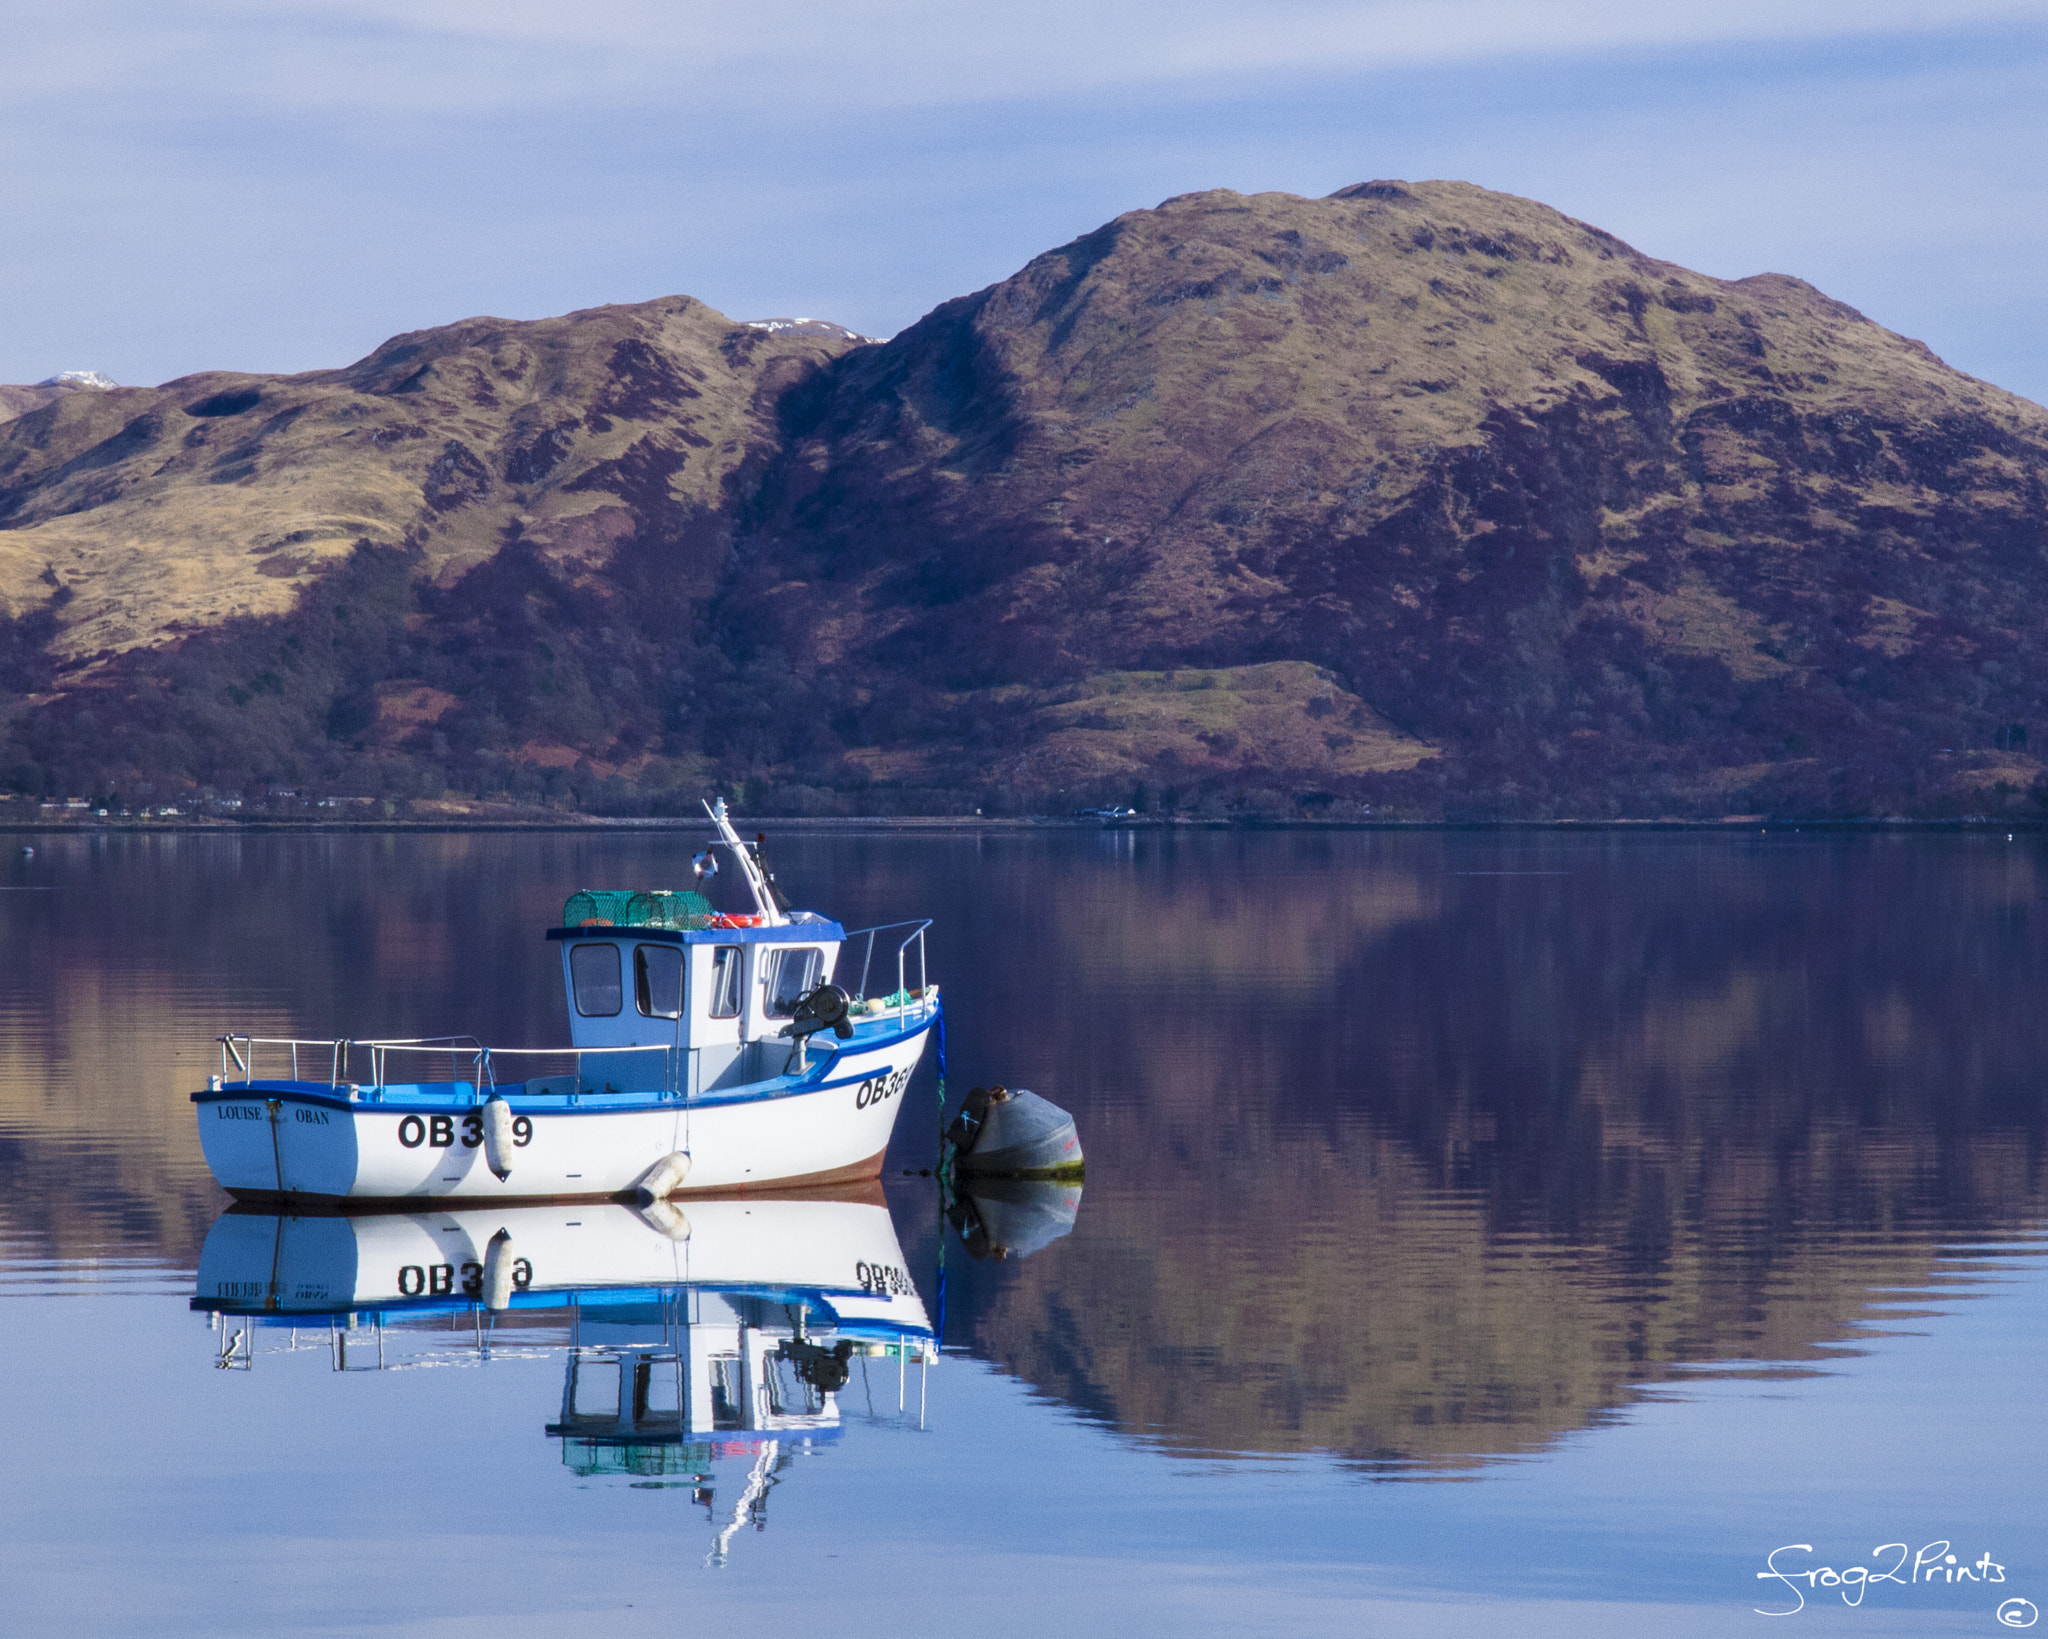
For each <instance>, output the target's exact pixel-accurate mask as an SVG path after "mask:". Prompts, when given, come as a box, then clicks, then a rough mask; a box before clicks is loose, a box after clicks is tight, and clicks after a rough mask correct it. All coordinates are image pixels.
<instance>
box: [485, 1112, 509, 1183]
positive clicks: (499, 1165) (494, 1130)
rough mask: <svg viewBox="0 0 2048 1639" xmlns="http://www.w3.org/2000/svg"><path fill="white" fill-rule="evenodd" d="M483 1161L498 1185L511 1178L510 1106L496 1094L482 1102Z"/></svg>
mask: <svg viewBox="0 0 2048 1639" xmlns="http://www.w3.org/2000/svg"><path fill="white" fill-rule="evenodd" d="M484 1160H485V1161H486V1162H487V1163H489V1165H490V1169H491V1171H492V1172H494V1173H496V1174H497V1176H498V1182H499V1183H501V1184H502V1183H503V1182H504V1181H505V1180H506V1179H507V1178H510V1177H511V1176H512V1106H511V1105H509V1104H507V1103H506V1102H505V1100H504V1098H503V1097H502V1096H501V1095H499V1094H496V1093H493V1094H492V1095H491V1096H490V1097H489V1098H487V1099H485V1100H484Z"/></svg>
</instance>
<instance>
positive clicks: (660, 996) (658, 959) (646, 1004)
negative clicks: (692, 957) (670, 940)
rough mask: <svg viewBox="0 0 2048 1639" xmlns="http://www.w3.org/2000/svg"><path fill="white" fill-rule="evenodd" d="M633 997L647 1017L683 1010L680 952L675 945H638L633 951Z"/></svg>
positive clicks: (662, 1016)
mask: <svg viewBox="0 0 2048 1639" xmlns="http://www.w3.org/2000/svg"><path fill="white" fill-rule="evenodd" d="M633 999H634V1000H635V1001H636V1002H638V1003H639V1004H640V1014H641V1017H643V1018H649V1019H679V1018H681V1017H682V1014H683V953H682V952H681V951H680V950H678V949H677V948H676V947H675V946H674V945H641V946H640V947H639V948H638V949H636V950H635V951H634V952H633Z"/></svg>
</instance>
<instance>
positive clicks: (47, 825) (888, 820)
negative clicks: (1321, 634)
mask: <svg viewBox="0 0 2048 1639" xmlns="http://www.w3.org/2000/svg"><path fill="white" fill-rule="evenodd" d="M742 823H743V825H744V826H746V827H750V828H753V829H758V830H768V829H773V830H777V831H827V832H830V831H841V832H859V831H926V832H941V833H945V832H962V831H1008V832H1027V831H1129V832H1142V833H1148V834H1156V833H1162V832H1180V831H1619V832H1638V833H1640V832H1645V831H1656V832H1669V831H1698V832H1722V833H1728V834H1733V833H1736V832H1746V831H1840V832H1851V833H1857V832H1860V833H1866V834H1869V833H1883V834H1896V833H1902V832H1907V833H1918V832H1971V833H1975V832H1985V833H1989V832H1993V831H2008V832H2013V833H2020V832H2025V833H2027V834H2029V835H2038V834H2042V833H2048V817H2043V818H2040V819H2000V818H1995V817H1992V816H1988V815H1968V816H1964V817H1961V818H1956V819H1796V818H1794V819H1783V818H1773V817H1769V816H1758V815H1741V816H1738V817H1736V818H1733V819H1712V820H1709V819H1556V820H1537V819H1519V820H1515V819H1511V820H1481V819H1471V820H1394V819H1387V820H1376V819H1342V820H1324V819H1256V818H1247V819H1183V818H1173V819H1167V818H1141V819H1135V820H1115V821H1108V822H1105V821H1101V820H1092V819H1068V818H1059V817H1051V816H1027V817H1014V816H1003V815H987V816H979V815H976V816H966V817H962V816H956V815H949V814H925V815H870V816H865V817H849V816H844V815H817V816H805V815H794V814H791V815H778V814H760V815H751V816H743V817H742ZM702 825H703V822H702V821H701V820H697V819H691V818H687V817H682V816H668V815H664V816H658V817H652V818H648V817H622V818H614V817H609V816H599V815H591V816H584V817H578V818H573V819H568V818H564V819H531V820H523V819H457V818H443V817H436V818H430V819H399V818H395V817H388V818H378V819H361V820H342V819H290V818H281V817H268V816H266V817H263V818H248V819H242V818H234V819H226V818H217V817H211V816H208V817H197V816H195V817H191V818H187V817H183V816H180V817H178V818H175V819H159V818H153V817H152V818H148V819H143V818H140V817H138V818H134V819H116V818H113V817H112V816H109V817H108V818H106V819H98V818H94V819H89V820H64V819H57V820H50V819H34V820H30V819H14V818H12V817H0V835H10V836H81V835H90V836H107V835H121V836H242V835H247V834H249V833H251V832H262V833H266V834H280V833H284V834H290V833H300V834H318V835H337V834H348V833H381V834H390V833H394V832H419V833H430V832H464V831H473V832H519V831H532V832H551V833H557V834H559V833H565V832H575V831H690V832H695V831H697V830H700V829H701V828H702Z"/></svg>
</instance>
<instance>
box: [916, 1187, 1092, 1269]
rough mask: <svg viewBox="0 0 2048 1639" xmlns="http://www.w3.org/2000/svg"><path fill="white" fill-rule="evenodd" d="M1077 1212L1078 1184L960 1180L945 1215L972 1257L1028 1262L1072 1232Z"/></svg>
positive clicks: (1079, 1207) (1079, 1192)
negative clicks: (958, 1189) (958, 1191)
mask: <svg viewBox="0 0 2048 1639" xmlns="http://www.w3.org/2000/svg"><path fill="white" fill-rule="evenodd" d="M1080 1210H1081V1185H1080V1183H1079V1182H1078V1181H1072V1180H1062V1179H1056V1178H963V1179H962V1180H961V1181H960V1193H959V1194H958V1195H957V1196H956V1197H954V1198H953V1200H952V1201H951V1203H950V1205H949V1206H948V1208H947V1212H946V1216H947V1217H948V1218H950V1219H951V1220H952V1223H953V1227H954V1228H955V1229H956V1230H958V1231H959V1232H960V1244H961V1245H963V1246H965V1247H966V1248H967V1254H968V1256H969V1257H971V1258H975V1259H983V1258H992V1259H994V1260H995V1261H996V1262H998V1263H1002V1262H1007V1261H1008V1260H1009V1259H1011V1258H1028V1257H1030V1256H1031V1254H1032V1253H1034V1252H1042V1251H1044V1250H1045V1248H1046V1247H1048V1246H1050V1245H1051V1244H1052V1243H1053V1242H1054V1241H1056V1240H1058V1239H1059V1238H1060V1237H1061V1236H1063V1235H1068V1234H1071V1233H1072V1232H1073V1228H1074V1219H1075V1217H1076V1215H1077V1214H1079V1212H1080Z"/></svg>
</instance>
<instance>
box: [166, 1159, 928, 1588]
mask: <svg viewBox="0 0 2048 1639" xmlns="http://www.w3.org/2000/svg"><path fill="white" fill-rule="evenodd" d="M197 1286H198V1290H197V1293H196V1295H195V1296H194V1297H193V1299H192V1307H193V1308H195V1309H199V1310H205V1311H208V1312H209V1313H210V1317H211V1323H212V1324H213V1326H214V1327H215V1328H216V1329H217V1331H218V1333H219V1343H218V1356H219V1363H220V1364H221V1365H222V1366H223V1367H228V1368H237V1369H245V1370H246V1369H248V1368H250V1367H251V1366H253V1364H254V1361H255V1357H256V1356H257V1355H258V1354H259V1353H290V1352H293V1351H295V1350H302V1349H305V1348H307V1347H312V1348H319V1347H321V1346H323V1345H324V1346H325V1347H326V1348H327V1350H328V1351H329V1353H330V1356H331V1360H332V1364H333V1367H334V1369H335V1370H337V1371H352V1370H361V1369H372V1370H403V1369H406V1368H408V1367H414V1366H422V1365H450V1364H468V1365H478V1364H482V1363H484V1362H487V1361H489V1360H491V1359H493V1358H499V1359H504V1358H527V1359H531V1358H533V1357H534V1356H535V1355H536V1354H540V1353H550V1352H558V1353H559V1354H560V1355H561V1357H562V1362H563V1367H562V1400H561V1413H560V1416H559V1419H558V1420H557V1421H554V1422H551V1423H549V1424H547V1433H548V1434H549V1436H551V1437H553V1438H556V1439H558V1440H560V1442H561V1452H562V1461H563V1462H564V1463H565V1464H566V1465H567V1466H568V1467H569V1468H571V1469H572V1470H574V1471H575V1472H576V1473H577V1474H579V1475H585V1476H588V1475H632V1476H636V1477H638V1478H639V1483H643V1484H645V1483H649V1482H650V1481H651V1482H653V1483H656V1484H674V1485H678V1486H687V1487H689V1488H691V1489H692V1491H693V1492H694V1494H695V1496H696V1499H697V1500H698V1501H699V1502H701V1503H703V1504H704V1505H705V1507H706V1508H707V1509H711V1510H715V1516H716V1515H723V1516H725V1523H724V1524H723V1525H722V1527H720V1528H719V1530H718V1532H717V1536H716V1539H715V1543H714V1546H713V1548H712V1550H711V1554H710V1562H711V1563H713V1564H722V1563H723V1562H724V1558H725V1554H726V1551H727V1548H728V1546H729V1544H730V1542H731V1539H732V1536H733V1534H734V1533H735V1532H736V1531H738V1530H739V1529H740V1528H741V1527H742V1526H743V1525H745V1524H748V1523H752V1524H754V1525H756V1526H757V1527H758V1526H760V1525H761V1524H763V1523H764V1522H765V1506H766V1500H767V1494H768V1491H769V1490H770V1489H771V1488H772V1487H773V1486H774V1485H775V1483H776V1482H777V1479H778V1477H779V1476H780V1474H781V1473H782V1471H783V1470H785V1469H786V1468H787V1467H788V1466H789V1464H790V1463H791V1462H792V1461H793V1460H794V1458H795V1457H796V1456H797V1455H798V1454H800V1453H802V1452H804V1451H807V1450H810V1449H812V1448H814V1447H815V1446H817V1445H818V1444H820V1443H822V1442H824V1441H827V1440H830V1439H832V1438H834V1437H835V1436H836V1435H837V1434H838V1432H839V1428H840V1424H841V1418H842V1415H843V1414H842V1409H841V1400H842V1399H845V1400H846V1402H847V1406H848V1408H849V1413H850V1414H858V1415H865V1416H869V1417H874V1418H875V1419H876V1420H878V1421H895V1420H898V1419H901V1420H903V1421H905V1422H909V1421H911V1420H912V1419H913V1418H914V1419H915V1422H916V1424H917V1426H920V1427H921V1426H922V1425H923V1420H924V1396H925V1375H926V1372H927V1370H928V1368H929V1366H930V1364H931V1362H932V1361H933V1360H934V1359H936V1358H937V1354H938V1349H937V1344H936V1342H935V1340H934V1338H933V1335H932V1327H931V1323H930V1321H929V1319H928V1318H927V1316H926V1313H925V1307H924V1302H923V1300H922V1298H921V1297H920V1296H919V1294H918V1290H917V1286H916V1283H915V1282H914V1281H913V1280H912V1279H911V1276H910V1271H909V1268H908V1266H907V1263H906V1260H905V1258H904V1255H903V1249H902V1246H901V1244H900V1242H899V1241H898V1239H897V1236H896V1230H895V1226H894V1224H893V1223H892V1222H891V1221H890V1218H889V1212H888V1209H887V1207H886V1206H885V1205H884V1204H883V1197H882V1194H881V1191H880V1189H879V1188H877V1187H874V1186H868V1187H867V1188H865V1189H863V1190H861V1191H858V1192H856V1193H852V1194H848V1193H834V1194H818V1193H806V1194H804V1195H803V1196H801V1197H792V1198H780V1199H772V1198H762V1197H747V1198H738V1199H699V1200H692V1201H689V1202H687V1203H680V1204H679V1203H674V1202H656V1203H654V1204H653V1205H651V1206H649V1207H645V1208H640V1209H635V1208H632V1207H627V1206H623V1205H617V1204H613V1203H600V1202H591V1201H579V1202H569V1203H564V1204H561V1205H555V1206H527V1207H490V1206H482V1207H474V1208H455V1209H451V1210H437V1211H429V1212H419V1213H395V1212H381V1213H352V1214H344V1213H340V1212H332V1213H325V1214H280V1213H276V1212H264V1211H254V1210H250V1209H248V1208H245V1207H230V1208H229V1209H228V1210H227V1211H226V1212H224V1213H223V1214H222V1215H221V1217H220V1218H219V1220H218V1221H217V1222H216V1223H215V1224H214V1226H213V1229H212V1231H211V1232H210V1233H209V1234H208V1236H207V1238H206V1245H205V1248H204V1249H203V1251H202V1252H201V1254H200V1259H199V1274H198V1282H197ZM283 1331H288V1332H289V1342H283V1341H279V1342H278V1343H276V1344H275V1345H274V1346H263V1345H260V1344H259V1342H258V1339H259V1337H264V1336H267V1337H269V1338H271V1339H277V1338H278V1336H279V1333H280V1332H283ZM913 1366H915V1367H916V1371H915V1373H914V1374H913V1373H912V1371H911V1368H912V1367H913ZM877 1368H879V1370H878V1369H877ZM913 1376H914V1378H915V1381H914V1382H913V1381H912V1379H913ZM878 1378H879V1379H880V1381H877V1379H878ZM891 1388H893V1389H894V1390H895V1401H894V1409H893V1413H892V1411H891V1408H890V1402H889V1398H888V1390H889V1389H891ZM856 1393H857V1394H858V1395H859V1396H860V1399H859V1400H855V1399H853V1395H854V1394H856ZM913 1402H914V1404H913ZM729 1461H738V1462H744V1463H746V1465H747V1468H746V1471H745V1478H744V1480H743V1481H741V1482H740V1496H739V1499H738V1501H737V1503H736V1505H735V1506H733V1507H732V1508H731V1509H730V1510H721V1509H716V1503H715V1491H716V1487H717V1485H718V1483H719V1476H718V1473H717V1465H718V1464H720V1463H724V1462H729Z"/></svg>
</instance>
